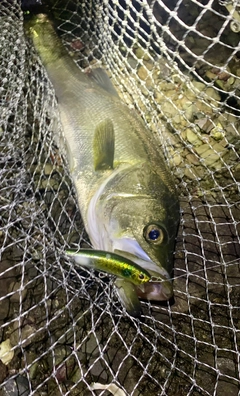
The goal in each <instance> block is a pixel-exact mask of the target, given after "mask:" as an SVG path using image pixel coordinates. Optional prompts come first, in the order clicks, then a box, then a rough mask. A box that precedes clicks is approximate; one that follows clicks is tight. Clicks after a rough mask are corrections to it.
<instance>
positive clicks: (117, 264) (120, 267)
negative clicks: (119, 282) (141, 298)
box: [66, 249, 151, 285]
mask: <svg viewBox="0 0 240 396" xmlns="http://www.w3.org/2000/svg"><path fill="white" fill-rule="evenodd" d="M66 254H67V255H68V256H70V257H72V258H73V259H74V261H75V262H76V263H77V264H80V265H82V266H83V267H84V266H86V267H89V268H94V269H96V270H98V271H103V272H107V273H109V274H112V275H116V276H117V277H120V278H123V279H127V280H129V281H130V282H131V283H133V284H134V285H141V284H143V283H145V282H149V281H150V279H151V275H150V274H149V273H148V272H147V271H146V270H145V269H144V268H141V267H140V266H139V265H137V264H135V263H134V262H133V261H131V260H129V259H127V258H126V257H122V256H120V255H118V254H115V253H111V252H105V251H104V250H94V249H81V250H80V251H78V252H76V251H75V250H72V249H69V250H66Z"/></svg>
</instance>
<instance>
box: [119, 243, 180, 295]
mask: <svg viewBox="0 0 240 396" xmlns="http://www.w3.org/2000/svg"><path fill="white" fill-rule="evenodd" d="M114 252H115V253H118V254H120V255H121V256H122V257H126V258H128V259H131V260H132V261H133V262H134V263H136V264H138V265H139V266H140V267H142V268H144V269H145V270H146V271H148V273H149V274H150V275H151V276H152V279H151V280H150V281H149V282H146V283H143V284H141V285H135V289H136V293H137V295H138V297H140V298H141V299H144V300H149V301H168V300H169V299H170V298H171V297H172V296H173V284H172V281H171V280H170V276H169V274H168V272H167V271H166V270H165V269H164V268H162V267H159V266H158V265H157V264H155V263H154V262H153V261H152V260H151V259H150V258H149V261H148V260H146V259H145V257H144V258H140V257H137V256H135V255H132V254H130V253H128V252H126V251H122V250H114Z"/></svg>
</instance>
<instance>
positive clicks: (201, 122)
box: [195, 117, 214, 133]
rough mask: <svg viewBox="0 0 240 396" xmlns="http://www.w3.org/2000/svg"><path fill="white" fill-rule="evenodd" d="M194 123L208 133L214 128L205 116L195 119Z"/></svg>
mask: <svg viewBox="0 0 240 396" xmlns="http://www.w3.org/2000/svg"><path fill="white" fill-rule="evenodd" d="M195 124H196V125H198V127H199V128H200V129H201V131H203V132H205V133H209V132H210V131H211V130H212V129H213V128H214V123H213V122H212V121H211V120H210V119H209V118H207V117H204V118H200V119H198V120H196V121H195Z"/></svg>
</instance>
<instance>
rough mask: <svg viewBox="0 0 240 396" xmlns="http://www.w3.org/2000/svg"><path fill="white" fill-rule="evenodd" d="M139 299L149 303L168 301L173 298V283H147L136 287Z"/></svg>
mask: <svg viewBox="0 0 240 396" xmlns="http://www.w3.org/2000/svg"><path fill="white" fill-rule="evenodd" d="M135 288H136V292H137V295H138V297H140V298H142V299H144V300H149V301H168V300H170V298H171V297H172V296H173V286H172V283H171V281H162V282H147V283H144V284H143V285H139V286H135Z"/></svg>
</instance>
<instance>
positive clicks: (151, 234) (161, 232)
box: [143, 224, 166, 245]
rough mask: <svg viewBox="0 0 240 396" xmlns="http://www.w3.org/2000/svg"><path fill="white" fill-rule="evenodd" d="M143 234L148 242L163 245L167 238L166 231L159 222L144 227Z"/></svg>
mask: <svg viewBox="0 0 240 396" xmlns="http://www.w3.org/2000/svg"><path fill="white" fill-rule="evenodd" d="M143 236H144V238H145V239H146V241H147V242H148V243H151V244H153V245H161V244H162V243H163V241H164V239H165V238H166V231H165V229H164V228H163V227H161V226H160V225H158V224H148V225H147V226H146V227H144V230H143Z"/></svg>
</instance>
